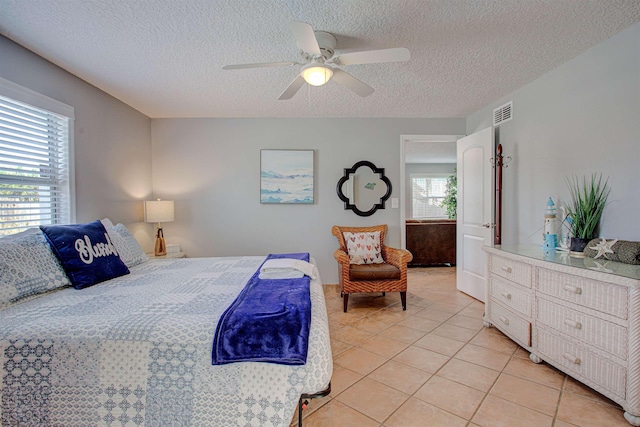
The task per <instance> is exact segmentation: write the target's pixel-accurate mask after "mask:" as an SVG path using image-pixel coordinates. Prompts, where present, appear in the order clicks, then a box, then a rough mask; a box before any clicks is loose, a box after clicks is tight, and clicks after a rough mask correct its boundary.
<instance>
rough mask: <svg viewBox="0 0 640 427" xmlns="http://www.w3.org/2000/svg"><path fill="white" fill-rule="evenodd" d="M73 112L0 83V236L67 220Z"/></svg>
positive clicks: (69, 214) (71, 217)
mask: <svg viewBox="0 0 640 427" xmlns="http://www.w3.org/2000/svg"><path fill="white" fill-rule="evenodd" d="M72 133H73V108H71V107H69V106H68V105H65V104H62V103H60V102H58V101H56V100H53V99H51V98H47V97H46V96H43V95H40V94H38V93H36V92H33V91H31V90H29V89H26V88H23V87H21V86H18V85H16V84H14V83H12V82H9V81H7V80H4V79H0V236H4V235H8V234H13V233H17V232H19V231H23V230H25V229H27V228H30V227H36V226H38V225H44V224H62V223H69V222H72V221H73V220H74V219H75V218H74V216H75V215H74V212H73V209H72V207H73V201H72V199H71V195H72V194H73V193H72V190H73V185H72V178H73V171H72V169H71V167H70V166H71V164H70V163H71V162H70V154H71V147H72Z"/></svg>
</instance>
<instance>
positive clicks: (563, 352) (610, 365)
mask: <svg viewBox="0 0 640 427" xmlns="http://www.w3.org/2000/svg"><path fill="white" fill-rule="evenodd" d="M535 332H536V333H535V334H534V337H535V341H536V342H535V343H534V346H535V347H536V349H537V350H538V351H539V354H540V355H542V356H546V357H548V358H549V360H548V361H552V362H553V363H555V364H557V365H558V366H560V367H561V369H562V370H563V371H565V372H567V373H568V374H569V375H571V376H575V377H576V379H578V380H582V381H585V380H586V381H587V384H588V383H589V382H591V383H593V384H596V385H597V388H598V389H600V388H601V389H604V390H606V391H608V392H610V393H612V394H614V395H615V396H617V397H619V398H622V399H624V398H625V395H626V374H627V371H626V369H625V368H624V366H621V365H619V364H617V363H615V362H613V361H612V360H610V359H608V358H606V357H603V356H601V355H599V354H597V353H596V352H593V351H589V350H587V349H586V348H585V347H582V346H579V345H577V344H574V343H573V342H571V341H569V340H567V339H565V338H562V337H560V336H557V335H555V334H553V333H551V332H550V331H548V330H546V329H542V328H539V327H536V330H535ZM543 358H544V357H543ZM598 391H600V390H598Z"/></svg>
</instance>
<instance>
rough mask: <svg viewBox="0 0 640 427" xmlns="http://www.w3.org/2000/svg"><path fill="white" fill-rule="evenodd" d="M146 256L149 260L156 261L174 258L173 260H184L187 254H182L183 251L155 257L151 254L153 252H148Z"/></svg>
mask: <svg viewBox="0 0 640 427" xmlns="http://www.w3.org/2000/svg"><path fill="white" fill-rule="evenodd" d="M147 256H148V257H149V258H158V259H161V258H174V259H175V258H186V257H187V253H186V252H183V251H180V252H174V253H168V254H166V255H159V256H155V255H154V254H153V252H148V253H147Z"/></svg>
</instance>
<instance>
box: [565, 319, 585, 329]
mask: <svg viewBox="0 0 640 427" xmlns="http://www.w3.org/2000/svg"><path fill="white" fill-rule="evenodd" d="M564 324H565V325H567V326H570V327H572V328H575V329H582V323H580V322H577V321H575V320H571V319H564Z"/></svg>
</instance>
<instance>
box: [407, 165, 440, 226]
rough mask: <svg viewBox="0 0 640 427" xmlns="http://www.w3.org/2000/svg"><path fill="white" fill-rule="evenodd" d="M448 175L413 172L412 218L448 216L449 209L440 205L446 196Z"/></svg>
mask: <svg viewBox="0 0 640 427" xmlns="http://www.w3.org/2000/svg"><path fill="white" fill-rule="evenodd" d="M447 176H448V175H435V174H428V175H427V174H421V175H417V174H411V217H412V218H414V219H420V218H447V210H446V209H445V208H443V207H440V204H441V203H442V201H443V200H444V198H445V196H446V190H447Z"/></svg>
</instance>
